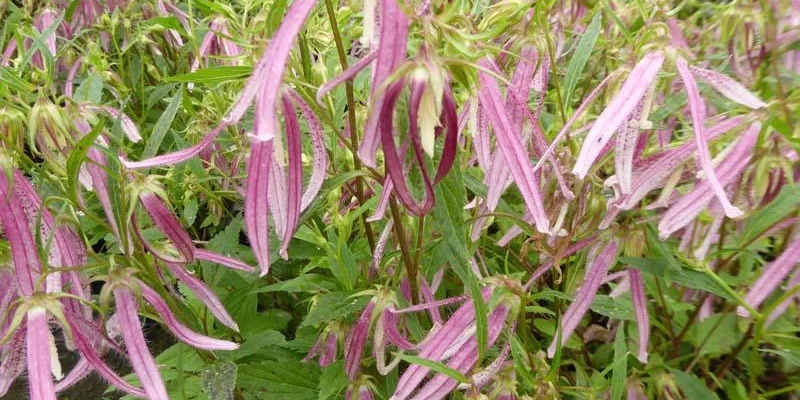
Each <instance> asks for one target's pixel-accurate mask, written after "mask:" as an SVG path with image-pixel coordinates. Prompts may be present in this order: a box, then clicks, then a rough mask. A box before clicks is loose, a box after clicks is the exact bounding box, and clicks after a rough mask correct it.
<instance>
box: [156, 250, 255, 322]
mask: <svg viewBox="0 0 800 400" xmlns="http://www.w3.org/2000/svg"><path fill="white" fill-rule="evenodd" d="M198 258H200V257H198ZM166 264H167V268H168V269H169V271H170V272H172V274H173V275H175V277H176V278H178V280H180V281H181V283H183V284H184V285H186V287H187V288H188V289H189V290H191V291H192V293H194V295H195V296H197V299H198V300H200V302H201V303H203V305H205V306H206V308H208V311H210V312H211V314H213V315H214V316H215V317H216V318H217V319H218V320H219V322H221V323H222V324H224V325H225V326H227V327H229V328H231V329H233V330H234V331H236V332H238V331H239V326H238V325H237V324H236V322H235V321H234V320H233V318H231V316H230V314H228V311H226V310H225V307H224V306H223V305H222V302H221V301H219V298H218V297H217V295H215V294H214V291H212V290H211V288H209V287H208V286H207V285H206V284H205V283H203V281H202V280H200V278H198V277H196V276H194V275H192V274H191V273H190V272H189V271H187V270H185V269H184V268H183V266H182V265H179V264H175V263H170V262H168V263H166Z"/></svg>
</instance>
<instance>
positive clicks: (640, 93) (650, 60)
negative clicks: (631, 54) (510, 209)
mask: <svg viewBox="0 0 800 400" xmlns="http://www.w3.org/2000/svg"><path fill="white" fill-rule="evenodd" d="M663 63H664V54H663V53H661V52H658V51H657V52H652V53H649V54H648V55H646V56H645V57H644V58H643V59H642V60H641V61H639V63H638V64H636V66H635V67H634V68H633V70H631V73H630V75H629V76H628V79H627V80H625V83H624V84H623V85H622V87H621V88H620V89H619V92H617V94H616V95H614V99H613V100H611V103H609V104H608V106H607V107H606V108H605V110H603V112H602V113H601V114H600V116H599V117H597V119H596V120H595V122H594V125H592V129H590V130H589V133H588V134H587V135H586V139H584V141H583V145H582V146H581V151H580V154H578V160H577V161H576V162H575V167H574V168H573V169H572V173H573V174H575V175H576V176H577V177H579V178H581V179H583V178H584V177H586V174H587V173H588V172H589V168H591V166H592V164H594V162H595V160H596V159H597V157H598V155H599V154H600V152H601V151H602V150H603V147H605V145H606V144H607V143H608V141H609V140H611V137H612V136H613V135H614V132H616V131H617V129H619V127H620V126H621V125H622V123H623V122H625V120H627V119H628V116H630V114H631V113H632V112H633V110H634V108H635V107H636V105H637V104H638V103H639V101H640V100H641V99H642V98H643V97H644V95H645V92H646V91H647V88H648V87H650V85H651V84H652V83H653V82H654V81H655V80H656V76H657V75H658V71H659V70H661V65H662V64H663Z"/></svg>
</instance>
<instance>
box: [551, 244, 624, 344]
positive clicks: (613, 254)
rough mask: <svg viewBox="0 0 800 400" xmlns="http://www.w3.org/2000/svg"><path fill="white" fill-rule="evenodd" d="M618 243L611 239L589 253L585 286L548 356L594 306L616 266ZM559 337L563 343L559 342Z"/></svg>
mask: <svg viewBox="0 0 800 400" xmlns="http://www.w3.org/2000/svg"><path fill="white" fill-rule="evenodd" d="M617 247H618V245H617V241H616V239H613V238H612V239H609V240H608V241H607V242H606V243H603V244H602V246H601V244H597V245H595V246H594V247H593V248H592V249H591V250H590V252H589V258H588V260H589V261H588V262H587V264H586V274H585V278H584V282H583V284H581V287H580V288H578V293H576V294H575V300H574V301H573V302H572V303H571V304H570V305H569V307H568V308H567V311H566V312H565V313H564V315H563V316H562V318H561V327H560V329H559V331H558V334H557V335H556V336H555V337H553V342H552V343H551V344H550V347H549V348H548V349H547V356H548V357H551V358H552V357H553V356H555V354H556V349H557V348H558V347H560V346H563V345H565V344H566V343H567V341H568V340H569V338H570V336H572V332H573V331H575V328H577V327H578V324H579V323H580V322H581V319H582V318H583V316H584V315H585V314H586V312H587V311H588V310H589V306H591V305H592V301H593V300H594V297H595V296H596V295H597V289H598V288H600V285H601V284H602V282H603V278H604V277H605V276H606V273H607V272H608V269H609V268H610V267H611V266H612V265H613V264H614V262H615V261H616V258H617ZM559 337H560V338H561V341H560V342H559V340H558V339H559Z"/></svg>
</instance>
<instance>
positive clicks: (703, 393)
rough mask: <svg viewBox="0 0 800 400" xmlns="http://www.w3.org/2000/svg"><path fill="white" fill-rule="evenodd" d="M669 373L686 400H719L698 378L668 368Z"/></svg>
mask: <svg viewBox="0 0 800 400" xmlns="http://www.w3.org/2000/svg"><path fill="white" fill-rule="evenodd" d="M669 372H670V373H672V376H674V377H675V383H677V384H678V387H679V388H680V389H681V391H682V392H683V394H684V395H685V396H686V400H719V397H718V396H717V394H716V393H714V392H712V391H711V389H709V388H708V387H707V386H706V384H705V383H703V381H701V380H700V379H699V378H698V377H696V376H694V375H689V374H687V373H686V372H683V371H681V370H677V369H674V368H670V369H669Z"/></svg>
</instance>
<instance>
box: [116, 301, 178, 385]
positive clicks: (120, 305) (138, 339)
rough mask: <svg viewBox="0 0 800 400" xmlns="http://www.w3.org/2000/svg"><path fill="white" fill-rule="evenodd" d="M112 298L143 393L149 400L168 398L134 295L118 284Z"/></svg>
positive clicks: (121, 331) (129, 356)
mask: <svg viewBox="0 0 800 400" xmlns="http://www.w3.org/2000/svg"><path fill="white" fill-rule="evenodd" d="M114 299H115V301H116V305H117V314H116V315H117V320H118V322H119V325H120V333H121V334H122V338H123V340H124V341H125V346H126V348H127V352H128V358H129V359H130V361H131V365H132V366H133V371H134V372H135V373H136V376H137V377H139V381H140V382H141V383H142V387H143V388H144V392H145V394H147V397H148V398H150V400H169V396H167V388H166V387H164V381H163V380H162V379H161V374H160V373H159V372H158V366H157V365H156V361H155V360H154V359H153V356H152V355H151V354H150V350H148V349H147V342H146V341H145V339H144V333H142V324H141V323H140V322H139V313H138V310H139V307H138V306H137V305H136V296H135V295H134V294H133V293H132V292H131V291H130V290H129V289H127V288H125V287H122V286H118V287H116V288H115V289H114Z"/></svg>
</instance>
